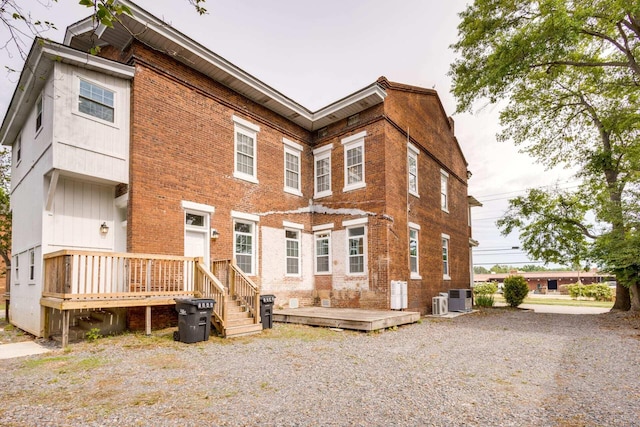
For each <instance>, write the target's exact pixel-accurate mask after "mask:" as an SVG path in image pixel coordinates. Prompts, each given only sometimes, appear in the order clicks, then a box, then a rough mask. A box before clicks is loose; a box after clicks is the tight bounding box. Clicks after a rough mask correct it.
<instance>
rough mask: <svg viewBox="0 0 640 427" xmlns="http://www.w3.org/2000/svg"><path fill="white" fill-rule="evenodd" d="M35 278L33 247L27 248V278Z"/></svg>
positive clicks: (34, 253) (34, 252)
mask: <svg viewBox="0 0 640 427" xmlns="http://www.w3.org/2000/svg"><path fill="white" fill-rule="evenodd" d="M35 279H36V251H35V249H30V250H29V280H35Z"/></svg>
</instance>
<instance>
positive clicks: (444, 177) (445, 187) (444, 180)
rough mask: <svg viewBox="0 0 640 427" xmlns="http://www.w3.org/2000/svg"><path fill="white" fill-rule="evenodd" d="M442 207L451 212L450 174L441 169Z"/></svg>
mask: <svg viewBox="0 0 640 427" xmlns="http://www.w3.org/2000/svg"><path fill="white" fill-rule="evenodd" d="M440 209H442V210H443V211H444V212H447V213H449V174H448V173H447V172H446V171H444V170H442V169H440Z"/></svg>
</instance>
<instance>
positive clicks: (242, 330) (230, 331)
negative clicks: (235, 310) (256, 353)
mask: <svg viewBox="0 0 640 427" xmlns="http://www.w3.org/2000/svg"><path fill="white" fill-rule="evenodd" d="M261 331H262V323H256V324H251V325H243V326H231V327H227V328H225V330H224V336H225V337H226V338H230V337H238V336H242V335H249V334H257V333H260V332H261Z"/></svg>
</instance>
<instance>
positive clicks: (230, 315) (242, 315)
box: [227, 311, 251, 320]
mask: <svg viewBox="0 0 640 427" xmlns="http://www.w3.org/2000/svg"><path fill="white" fill-rule="evenodd" d="M248 317H251V313H249V312H248V311H238V312H227V320H233V319H246V318H248Z"/></svg>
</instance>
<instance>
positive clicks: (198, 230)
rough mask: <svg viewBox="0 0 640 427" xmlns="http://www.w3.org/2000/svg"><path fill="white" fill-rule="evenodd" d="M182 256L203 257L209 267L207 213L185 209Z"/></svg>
mask: <svg viewBox="0 0 640 427" xmlns="http://www.w3.org/2000/svg"><path fill="white" fill-rule="evenodd" d="M184 256H188V257H203V258H204V263H205V265H206V266H207V267H209V257H210V255H209V213H207V212H196V211H185V221H184Z"/></svg>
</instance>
